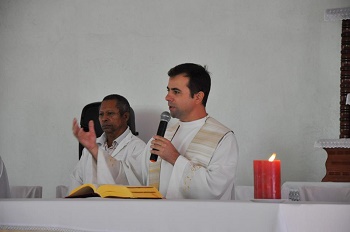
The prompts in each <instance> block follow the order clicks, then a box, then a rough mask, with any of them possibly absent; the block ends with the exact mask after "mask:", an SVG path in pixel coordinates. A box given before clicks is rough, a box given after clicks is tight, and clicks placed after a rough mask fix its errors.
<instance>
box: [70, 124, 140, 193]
mask: <svg viewBox="0 0 350 232" xmlns="http://www.w3.org/2000/svg"><path fill="white" fill-rule="evenodd" d="M118 139H119V140H120V139H121V141H119V140H118ZM114 141H117V143H118V145H117V146H116V148H115V150H114V151H113V152H112V154H111V155H110V154H109V153H108V151H107V150H108V148H106V147H105V146H104V145H105V142H106V138H105V134H104V133H103V134H102V135H101V136H100V137H99V138H97V139H96V143H97V144H98V146H99V150H98V156H97V161H96V160H95V159H94V158H93V157H92V155H91V154H90V153H89V151H88V150H87V149H85V148H84V149H83V154H82V156H81V158H80V160H79V162H78V164H77V165H76V167H75V169H74V171H73V173H72V175H71V183H70V186H69V190H68V191H69V192H70V191H72V190H73V189H74V188H76V187H78V186H80V185H82V184H86V183H92V184H120V185H141V179H142V174H141V155H142V152H143V151H144V148H145V145H146V144H145V143H144V142H143V141H142V140H141V139H139V138H138V137H136V136H135V135H133V134H132V133H131V131H130V129H129V128H128V129H127V130H126V131H125V132H124V133H123V134H122V135H121V136H120V137H118V138H117V139H116V140H114Z"/></svg>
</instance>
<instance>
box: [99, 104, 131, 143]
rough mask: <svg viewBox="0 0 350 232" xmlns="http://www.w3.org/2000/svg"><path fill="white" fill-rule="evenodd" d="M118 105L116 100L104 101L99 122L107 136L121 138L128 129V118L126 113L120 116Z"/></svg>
mask: <svg viewBox="0 0 350 232" xmlns="http://www.w3.org/2000/svg"><path fill="white" fill-rule="evenodd" d="M116 103H117V102H116V100H105V101H102V103H101V107H100V112H99V121H100V124H101V127H102V130H103V131H104V132H105V133H106V134H112V135H116V136H119V135H120V134H122V133H123V132H124V131H125V129H126V127H127V119H128V117H127V116H126V113H125V114H124V115H120V113H119V109H118V108H117V106H116Z"/></svg>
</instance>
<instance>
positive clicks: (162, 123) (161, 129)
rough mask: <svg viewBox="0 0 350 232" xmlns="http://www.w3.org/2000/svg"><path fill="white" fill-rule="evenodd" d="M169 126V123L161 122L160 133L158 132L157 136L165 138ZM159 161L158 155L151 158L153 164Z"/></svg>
mask: <svg viewBox="0 0 350 232" xmlns="http://www.w3.org/2000/svg"><path fill="white" fill-rule="evenodd" d="M167 125H168V122H167V121H160V122H159V127H158V131H157V135H159V136H162V137H164V134H165V131H166V127H167ZM154 150H157V149H154ZM157 159H158V155H156V154H153V153H152V154H151V157H150V161H151V162H156V161H157Z"/></svg>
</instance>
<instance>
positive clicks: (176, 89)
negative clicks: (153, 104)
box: [167, 87, 181, 91]
mask: <svg viewBox="0 0 350 232" xmlns="http://www.w3.org/2000/svg"><path fill="white" fill-rule="evenodd" d="M167 89H168V90H172V91H181V90H180V89H179V88H171V89H169V87H167Z"/></svg>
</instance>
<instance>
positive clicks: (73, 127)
mask: <svg viewBox="0 0 350 232" xmlns="http://www.w3.org/2000/svg"><path fill="white" fill-rule="evenodd" d="M79 129H80V127H79V125H78V121H77V119H76V118H74V119H73V125H72V131H73V134H74V135H75V136H77V134H78V132H79Z"/></svg>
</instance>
